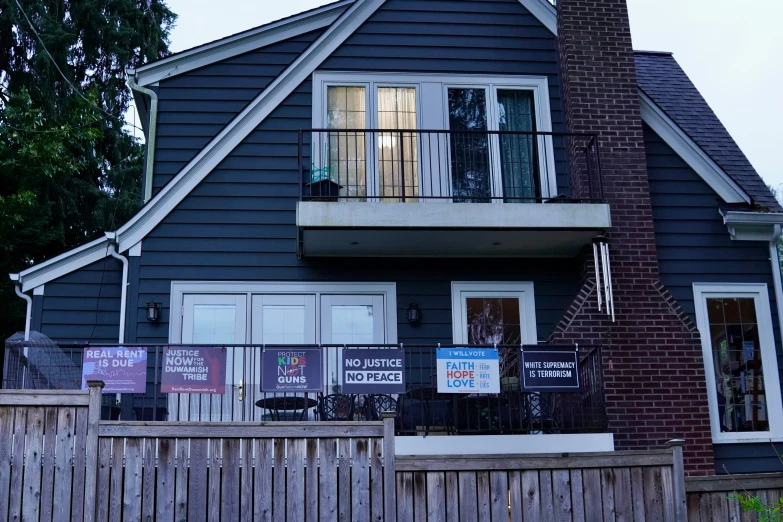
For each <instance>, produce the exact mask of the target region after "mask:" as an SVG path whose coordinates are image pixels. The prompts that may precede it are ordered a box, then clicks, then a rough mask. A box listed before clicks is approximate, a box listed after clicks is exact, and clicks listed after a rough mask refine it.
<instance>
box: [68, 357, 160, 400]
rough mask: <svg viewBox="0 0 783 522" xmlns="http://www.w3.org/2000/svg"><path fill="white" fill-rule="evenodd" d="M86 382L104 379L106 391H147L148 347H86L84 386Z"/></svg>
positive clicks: (83, 387)
mask: <svg viewBox="0 0 783 522" xmlns="http://www.w3.org/2000/svg"><path fill="white" fill-rule="evenodd" d="M87 381H103V383H104V387H103V393H144V391H145V389H146V387H147V348H145V347H143V346H134V347H123V348H116V347H115V348H85V349H84V352H83V353H82V389H83V390H86V389H87Z"/></svg>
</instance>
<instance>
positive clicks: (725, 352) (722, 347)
mask: <svg viewBox="0 0 783 522" xmlns="http://www.w3.org/2000/svg"><path fill="white" fill-rule="evenodd" d="M707 310H708V317H709V322H710V337H711V346H712V358H713V365H714V372H715V383H716V388H717V389H716V390H715V392H714V393H716V394H717V399H718V401H717V402H718V415H719V417H720V429H721V431H722V432H743V431H745V432H747V431H767V430H769V424H768V421H767V400H766V395H765V392H764V372H763V367H762V363H761V344H760V342H759V334H758V324H757V322H756V306H755V301H754V300H753V299H752V298H739V299H738V298H711V299H707Z"/></svg>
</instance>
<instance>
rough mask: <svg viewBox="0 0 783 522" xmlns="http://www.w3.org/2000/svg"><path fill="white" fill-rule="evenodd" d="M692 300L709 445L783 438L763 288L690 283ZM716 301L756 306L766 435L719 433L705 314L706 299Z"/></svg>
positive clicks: (772, 340) (782, 414) (774, 355)
mask: <svg viewBox="0 0 783 522" xmlns="http://www.w3.org/2000/svg"><path fill="white" fill-rule="evenodd" d="M693 297H694V303H695V308H696V324H697V326H698V328H699V333H700V335H701V344H702V351H703V354H704V370H705V375H706V381H707V402H708V404H709V409H710V426H711V428H712V441H713V442H715V443H727V442H760V441H769V440H770V439H776V438H780V437H781V436H783V406H782V405H781V397H780V381H779V376H778V364H777V353H776V347H775V337H774V333H773V329H772V312H771V310H770V305H769V291H768V289H767V285H766V284H764V283H694V284H693ZM719 297H742V298H753V299H754V302H755V304H756V320H757V321H758V328H759V343H760V345H761V363H762V365H763V367H764V389H765V391H766V393H765V396H766V399H767V418H768V419H769V426H770V430H769V431H762V432H734V433H723V432H721V431H720V420H719V411H718V397H717V396H716V394H715V390H716V389H717V384H716V382H715V371H714V365H713V358H712V345H711V338H710V332H709V316H708V314H707V299H708V298H719Z"/></svg>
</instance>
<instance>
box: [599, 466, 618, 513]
mask: <svg viewBox="0 0 783 522" xmlns="http://www.w3.org/2000/svg"><path fill="white" fill-rule="evenodd" d="M614 482H615V475H614V470H613V469H612V468H604V469H602V470H601V500H602V502H603V511H604V522H614V521H615V515H614V514H615V507H614Z"/></svg>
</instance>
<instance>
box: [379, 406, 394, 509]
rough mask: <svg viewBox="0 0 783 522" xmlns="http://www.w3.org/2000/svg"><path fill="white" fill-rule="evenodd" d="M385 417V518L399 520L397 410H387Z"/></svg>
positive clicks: (384, 413) (382, 416)
mask: <svg viewBox="0 0 783 522" xmlns="http://www.w3.org/2000/svg"><path fill="white" fill-rule="evenodd" d="M381 418H382V419H383V514H384V516H383V519H384V520H385V521H386V522H396V520H397V472H396V469H397V466H396V459H397V457H396V455H395V449H394V421H395V419H396V418H397V412H393V411H385V412H383V413H382V414H381Z"/></svg>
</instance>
